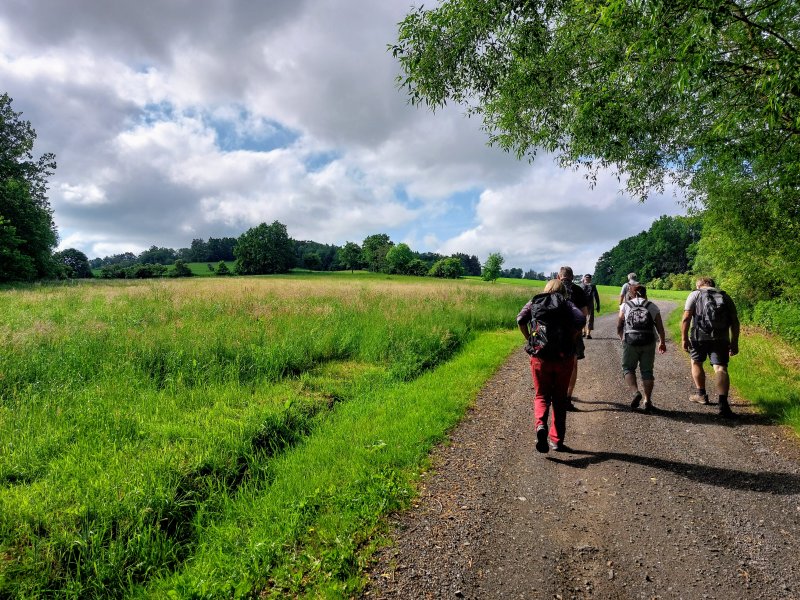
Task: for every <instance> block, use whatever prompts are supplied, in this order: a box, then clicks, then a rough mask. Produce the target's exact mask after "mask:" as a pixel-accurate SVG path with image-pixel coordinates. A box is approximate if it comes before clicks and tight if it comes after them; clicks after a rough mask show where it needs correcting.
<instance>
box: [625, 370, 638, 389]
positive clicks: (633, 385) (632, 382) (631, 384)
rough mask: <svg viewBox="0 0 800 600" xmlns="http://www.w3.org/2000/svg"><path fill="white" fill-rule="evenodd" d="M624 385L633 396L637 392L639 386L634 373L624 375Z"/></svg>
mask: <svg viewBox="0 0 800 600" xmlns="http://www.w3.org/2000/svg"><path fill="white" fill-rule="evenodd" d="M625 384H626V385H627V386H628V388H629V389H630V390H631V392H633V393H634V394H635V393H636V392H638V391H639V384H638V383H637V382H636V373H625Z"/></svg>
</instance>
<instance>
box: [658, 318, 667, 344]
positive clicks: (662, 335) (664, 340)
mask: <svg viewBox="0 0 800 600" xmlns="http://www.w3.org/2000/svg"><path fill="white" fill-rule="evenodd" d="M656 331H657V332H658V340H659V342H658V353H659V354H664V353H665V352H666V351H667V336H666V334H665V333H664V322H663V321H662V320H661V313H659V314H657V315H656Z"/></svg>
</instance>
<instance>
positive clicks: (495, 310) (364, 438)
mask: <svg viewBox="0 0 800 600" xmlns="http://www.w3.org/2000/svg"><path fill="white" fill-rule="evenodd" d="M541 285H542V283H541V282H539V283H538V286H535V285H534V286H532V285H531V282H527V281H520V280H505V281H500V282H499V283H498V284H490V283H486V282H482V281H480V280H462V281H438V280H431V279H427V278H414V277H399V276H386V275H376V274H369V273H363V272H360V273H359V272H357V273H355V274H351V273H349V272H341V273H332V274H323V273H292V274H288V275H282V276H273V277H248V278H243V277H231V278H219V277H202V278H190V279H181V280H170V279H161V280H147V281H126V280H123V281H94V282H83V283H81V285H53V286H23V287H20V288H16V289H13V288H12V289H5V290H3V291H0V333H2V335H3V338H4V340H5V342H4V344H3V346H2V347H1V348H0V442H1V443H0V483H1V484H2V485H1V486H0V598H5V597H8V598H40V597H53V598H108V597H130V598H165V597H171V598H219V597H253V596H260V597H286V596H290V597H351V596H353V595H356V594H357V593H358V591H359V590H360V589H361V587H362V586H363V584H364V575H363V573H364V567H365V565H366V564H367V562H368V560H369V556H370V554H371V552H372V551H373V549H374V548H375V546H376V545H377V544H379V543H380V540H381V534H382V531H383V529H382V528H383V527H384V525H383V523H384V522H385V521H384V520H383V518H384V517H385V515H386V514H387V513H389V512H390V511H393V510H396V509H399V508H402V507H405V506H407V505H408V503H409V501H410V499H411V498H412V497H413V494H414V484H415V481H416V479H417V477H418V475H419V473H420V471H421V470H422V469H424V468H425V465H426V457H427V454H428V451H429V450H430V448H431V447H432V446H433V445H434V444H436V443H437V442H439V441H441V440H442V439H443V438H444V436H445V435H446V432H447V431H448V430H449V429H450V428H451V427H453V426H454V425H455V424H456V423H457V422H458V421H459V419H460V418H461V417H462V416H463V413H464V411H465V409H466V408H467V406H468V405H469V404H470V403H471V402H472V401H473V400H474V398H475V396H476V394H477V392H478V391H479V390H480V388H481V386H482V385H483V383H484V382H485V381H486V380H487V379H488V378H489V377H490V376H491V375H492V373H493V372H494V371H495V370H496V369H497V367H498V366H499V365H500V364H502V362H503V361H504V360H505V358H506V357H507V356H508V354H509V353H510V352H511V351H512V350H513V349H515V348H518V347H519V346H520V344H521V338H520V335H519V332H518V331H516V327H515V323H514V317H515V316H516V314H517V312H518V310H519V308H520V307H521V306H522V304H523V303H524V302H525V301H526V300H527V299H528V298H529V297H530V296H531V295H533V294H534V293H536V292H537V291H538V289H540V286H541ZM537 287H538V289H537ZM600 292H601V295H602V298H601V303H602V306H603V310H602V313H605V312H606V311H608V310H614V311H615V312H616V294H617V293H618V290H617V289H616V288H611V287H609V288H602V287H601V289H600ZM680 294H682V297H683V298H685V295H686V292H681V293H675V292H656V293H653V294H652V297H662V295H666V296H667V297H668V298H669V299H673V300H676V301H680V300H681V297H680ZM679 312H680V311H676V313H675V314H676V315H677V314H678V313H679ZM602 313H601V314H602ZM670 327H671V329H672V330H673V331H674V330H675V320H674V317H673V321H671V325H670ZM796 356H797V354H796V353H793V352H791V349H788V347H787V346H781V345H780V344H779V343H778V342H776V340H775V339H774V338H767V337H765V336H763V335H762V334H756V333H754V332H752V333H751V332H748V334H747V335H746V336H745V337H744V338H743V343H742V354H741V356H740V357H738V358H737V359H736V360H735V361H734V362H733V366H732V377H733V381H734V385H735V386H736V388H737V390H738V392H739V393H740V394H742V395H745V396H747V397H748V398H751V399H752V400H754V401H756V402H758V403H760V404H761V405H762V406H764V407H765V409H766V410H767V411H769V413H770V414H772V415H774V416H775V417H776V419H784V420H787V421H789V422H794V424H795V427H797V428H798V429H800V427H798V422H797V420H798V414H797V413H798V411H797V406H798V403H799V402H798V398H799V397H800V394H799V392H798V390H800V376H798V368H797V367H798V365H797V363H796V358H795V357H796ZM687 370H688V359H687ZM745 373H747V375H745ZM776 382H779V385H776ZM793 419H794V421H792V420H793Z"/></svg>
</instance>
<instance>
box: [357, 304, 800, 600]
mask: <svg viewBox="0 0 800 600" xmlns="http://www.w3.org/2000/svg"><path fill="white" fill-rule="evenodd" d="M658 304H659V306H661V309H662V313H664V314H666V312H667V311H668V310H671V309H674V308H675V305H674V304H669V303H662V302H659V303H658ZM595 325H596V327H597V328H598V329H597V330H596V331H595V335H594V336H593V337H594V339H592V340H587V342H586V344H587V349H586V359H585V360H582V361H580V363H579V364H580V368H579V372H578V384H577V387H576V390H575V396H576V405H577V406H578V408H579V410H580V412H577V413H569V414H568V417H567V437H566V443H567V445H568V446H569V447H570V448H572V449H573V452H571V453H554V452H550V453H548V454H545V455H541V454H539V453H537V452H536V450H535V449H534V444H535V437H534V434H533V427H532V410H531V397H532V392H531V378H530V371H529V363H528V357H527V355H526V354H525V353H524V352H523V351H522V350H521V349H520V350H519V351H518V352H516V353H514V354H513V356H512V357H511V358H510V359H509V361H508V362H507V363H506V364H505V365H504V366H503V367H502V368H501V369H500V370H499V371H498V373H497V375H496V376H495V377H494V378H493V379H492V380H491V381H490V382H489V383H488V384H487V386H486V387H485V388H484V390H483V391H482V393H481V394H480V396H479V398H478V400H477V402H476V404H475V406H474V407H473V408H472V409H471V410H470V412H469V413H468V415H467V417H466V418H465V419H464V421H463V422H462V423H461V425H460V426H459V427H458V428H457V429H456V430H454V431H453V432H452V435H451V443H450V444H448V445H445V446H442V447H440V448H439V449H437V450H436V452H435V454H434V462H433V464H434V467H433V469H431V471H430V472H429V473H428V474H427V475H426V477H425V478H424V479H423V482H422V486H421V489H420V497H419V498H418V502H417V504H415V506H414V507H413V508H412V509H411V510H409V511H407V512H405V513H403V514H399V515H394V520H395V532H394V540H395V543H394V545H393V546H391V547H390V548H388V549H386V550H385V551H384V552H382V553H381V554H380V556H379V557H378V562H377V564H376V565H375V567H374V569H373V571H372V573H371V584H370V587H369V588H368V589H367V591H366V593H365V597H366V598H402V599H406V598H472V599H478V598H480V599H484V598H556V599H564V600H566V599H569V598H602V599H606V598H609V599H614V598H647V599H651V598H665V599H666V598H720V599H731V598H759V599H762V598H769V599H772V598H797V599H800V444H798V440H797V438H796V437H794V436H793V435H792V434H791V433H789V432H787V431H785V430H783V429H782V428H779V427H777V426H775V425H772V424H770V423H769V422H768V421H767V420H766V419H765V418H764V417H762V416H760V415H759V414H758V413H756V412H755V411H754V410H752V409H751V408H750V407H749V406H747V405H746V404H745V403H744V402H743V401H742V400H741V399H739V398H737V396H736V394H735V390H734V392H733V394H732V396H731V404H732V408H733V410H734V411H735V412H737V413H738V414H739V415H740V417H739V418H738V419H737V420H736V421H734V422H725V421H722V420H721V419H720V418H719V417H718V416H717V407H716V406H715V405H713V406H707V407H703V406H698V405H695V404H692V403H690V402H689V401H688V399H687V398H688V394H689V391H690V389H691V379H690V377H689V362H688V358H687V355H686V354H685V353H684V352H683V351H682V350H681V349H680V348H677V347H676V346H675V345H674V344H671V343H668V344H667V354H665V355H662V356H657V357H656V370H655V373H656V385H655V391H654V394H653V402H654V404H655V406H656V408H657V409H658V410H657V411H656V412H654V413H653V414H650V415H646V414H644V413H642V412H633V411H631V410H630V408H629V405H628V402H629V393H628V392H627V390H626V388H625V387H624V385H623V381H622V376H621V371H620V361H621V351H622V348H621V344H620V342H619V340H618V338H617V337H616V333H615V331H614V330H615V327H616V315H615V314H604V315H602V316H601V318H599V319H596V321H595ZM520 341H522V340H521V338H520ZM734 360H735V358H734ZM709 384H710V390H709V391H710V392H713V382H711V381H710V382H709ZM733 384H734V386H735V384H736V382H735V381H734V382H733ZM712 397H714V398H715V397H716V396H715V395H713V396H712Z"/></svg>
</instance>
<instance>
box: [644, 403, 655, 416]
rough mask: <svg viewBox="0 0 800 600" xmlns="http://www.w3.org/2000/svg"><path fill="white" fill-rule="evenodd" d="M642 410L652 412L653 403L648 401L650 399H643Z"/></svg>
mask: <svg viewBox="0 0 800 600" xmlns="http://www.w3.org/2000/svg"><path fill="white" fill-rule="evenodd" d="M642 410H643V411H644V412H646V413H648V414H649V413H651V412H653V403H652V402H650V400H645V401H644V406H643V407H642Z"/></svg>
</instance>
